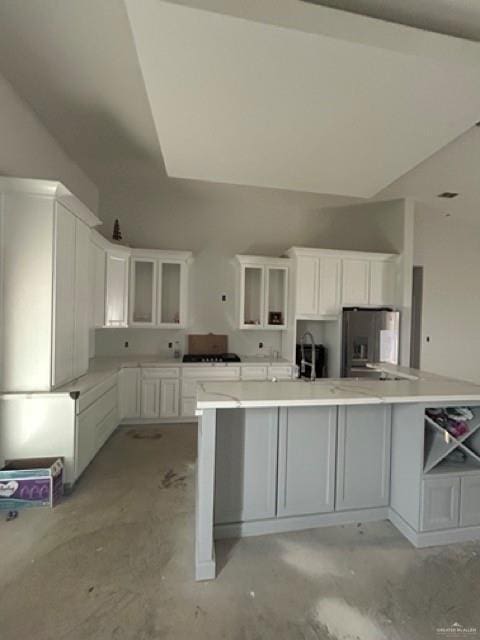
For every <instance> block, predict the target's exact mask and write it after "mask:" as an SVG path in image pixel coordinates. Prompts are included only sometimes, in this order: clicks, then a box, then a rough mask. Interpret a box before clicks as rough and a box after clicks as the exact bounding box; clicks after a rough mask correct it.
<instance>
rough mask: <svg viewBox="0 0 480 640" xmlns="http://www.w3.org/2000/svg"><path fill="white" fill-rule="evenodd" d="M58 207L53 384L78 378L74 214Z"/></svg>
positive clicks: (56, 216) (56, 221)
mask: <svg viewBox="0 0 480 640" xmlns="http://www.w3.org/2000/svg"><path fill="white" fill-rule="evenodd" d="M55 208H56V211H55V231H54V238H55V251H54V256H55V258H54V270H53V282H54V291H55V293H54V313H53V363H52V364H53V366H52V386H53V387H56V386H58V385H61V384H63V383H65V382H68V381H69V380H72V379H73V378H74V377H75V376H74V373H73V358H74V337H75V216H74V215H72V214H71V213H70V212H69V211H68V210H67V209H66V208H65V207H63V206H62V205H60V204H58V203H57V204H56V207H55ZM87 331H88V330H87Z"/></svg>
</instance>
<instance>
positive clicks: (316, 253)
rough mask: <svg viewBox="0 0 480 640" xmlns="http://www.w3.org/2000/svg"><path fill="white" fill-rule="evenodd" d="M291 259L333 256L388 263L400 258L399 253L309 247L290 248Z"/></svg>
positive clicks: (288, 253) (289, 255) (288, 254)
mask: <svg viewBox="0 0 480 640" xmlns="http://www.w3.org/2000/svg"><path fill="white" fill-rule="evenodd" d="M286 254H287V256H288V257H289V258H298V257H299V256H313V257H320V256H331V257H337V258H350V259H352V258H353V259H358V258H362V259H364V260H379V261H387V260H394V259H397V258H398V254H397V253H379V252H373V251H343V250H341V249H320V248H319V249H316V248H309V247H290V249H289V250H288V251H287V252H286Z"/></svg>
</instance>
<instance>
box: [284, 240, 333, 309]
mask: <svg viewBox="0 0 480 640" xmlns="http://www.w3.org/2000/svg"><path fill="white" fill-rule="evenodd" d="M288 255H291V256H292V257H293V258H294V259H295V284H296V302H295V314H296V316H297V317H298V318H303V319H312V320H315V319H319V320H322V319H327V318H332V317H335V316H337V315H338V314H339V313H340V310H341V286H342V281H341V277H342V261H341V258H340V257H339V256H337V255H335V252H321V251H319V250H317V249H297V248H296V247H294V248H293V249H291V250H290V251H289V252H288Z"/></svg>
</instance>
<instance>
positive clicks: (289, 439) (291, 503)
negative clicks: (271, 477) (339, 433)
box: [277, 407, 337, 516]
mask: <svg viewBox="0 0 480 640" xmlns="http://www.w3.org/2000/svg"><path fill="white" fill-rule="evenodd" d="M336 415H337V410H336V407H292V408H288V409H280V422H279V424H280V427H279V443H278V503H277V514H278V516H300V515H306V514H312V513H326V512H328V511H333V505H334V482H335V433H336Z"/></svg>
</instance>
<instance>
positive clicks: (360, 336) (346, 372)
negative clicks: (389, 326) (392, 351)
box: [342, 309, 378, 377]
mask: <svg viewBox="0 0 480 640" xmlns="http://www.w3.org/2000/svg"><path fill="white" fill-rule="evenodd" d="M377 313H378V312H377V311H370V310H367V309H359V310H348V311H344V314H343V370H342V375H343V376H348V377H350V376H353V377H360V376H361V375H362V374H363V375H365V374H366V373H368V370H365V367H366V365H367V363H368V362H375V355H376V352H377V349H378V347H377V342H378V338H377V326H376V317H377Z"/></svg>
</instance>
